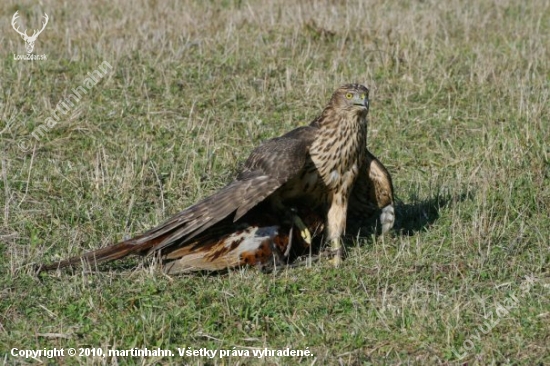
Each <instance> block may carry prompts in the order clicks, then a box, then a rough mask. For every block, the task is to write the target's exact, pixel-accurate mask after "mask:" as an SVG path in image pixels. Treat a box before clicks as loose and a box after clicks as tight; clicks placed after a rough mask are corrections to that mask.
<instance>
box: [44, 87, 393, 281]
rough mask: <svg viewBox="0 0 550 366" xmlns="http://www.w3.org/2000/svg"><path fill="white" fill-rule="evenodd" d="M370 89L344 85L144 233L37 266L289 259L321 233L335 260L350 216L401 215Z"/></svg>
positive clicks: (183, 267)
mask: <svg viewBox="0 0 550 366" xmlns="http://www.w3.org/2000/svg"><path fill="white" fill-rule="evenodd" d="M368 93H369V91H368V89H367V88H366V87H365V86H363V85H359V84H347V85H343V86H341V87H340V88H338V89H337V90H336V91H335V92H334V93H333V95H332V97H331V99H330V101H329V102H328V104H327V106H326V107H325V109H324V110H323V112H322V113H321V115H320V116H319V117H317V118H316V119H315V120H314V121H313V122H311V123H310V124H309V125H307V126H303V127H298V128H296V129H294V130H292V131H290V132H288V133H286V134H284V135H283V136H280V137H277V138H273V139H271V140H267V141H266V142H264V143H263V144H261V145H260V146H259V147H257V148H256V149H254V150H253V151H252V153H251V154H250V156H249V157H248V159H247V160H246V162H245V163H244V166H243V168H242V169H241V171H240V173H239V174H238V175H237V177H236V179H235V180H234V181H233V182H231V183H229V184H228V185H227V186H225V187H224V188H222V189H221V190H219V191H218V192H216V193H214V194H213V195H212V196H210V197H207V198H205V199H203V200H202V201H200V202H198V203H196V204H195V205H193V206H191V207H189V208H187V209H185V210H183V211H181V212H180V213H178V214H176V215H175V216H173V217H172V218H170V219H168V220H167V221H166V222H164V223H163V224H161V225H159V226H157V227H155V228H153V229H151V230H149V231H147V232H145V233H144V234H142V235H139V236H137V237H135V238H132V239H129V240H126V241H123V242H121V243H118V244H115V245H113V246H110V247H107V248H103V249H99V250H96V251H93V252H90V253H87V254H84V255H83V256H80V257H75V258H71V259H68V260H64V261H61V262H58V263H53V264H50V265H45V266H41V267H40V270H51V269H56V268H61V267H65V266H70V265H74V264H78V263H79V262H81V261H82V260H86V261H90V262H92V263H99V262H105V261H110V260H115V259H118V258H122V257H125V256H127V255H129V254H140V255H149V254H156V255H158V256H160V257H161V259H162V260H163V262H164V269H165V271H166V272H168V273H180V272H186V271H191V270H221V269H226V268H230V267H235V266H240V265H244V264H256V265H263V264H266V263H269V262H270V261H273V260H274V259H275V260H276V261H278V262H280V261H281V260H285V259H286V260H287V262H288V260H289V259H290V258H291V256H299V255H302V254H306V253H307V250H309V249H310V248H311V244H312V240H311V233H315V234H318V233H319V232H324V237H325V240H327V241H328V242H330V244H331V253H332V255H333V259H332V262H333V263H334V265H336V266H338V265H339V264H340V263H341V260H342V250H343V249H342V237H343V235H344V234H345V230H346V225H347V223H348V224H349V226H350V228H353V229H354V230H357V229H358V228H360V227H361V226H362V225H363V223H364V222H365V220H366V219H368V218H369V217H371V216H372V215H373V214H375V213H380V217H379V221H380V226H381V231H382V232H386V231H388V230H389V229H390V228H391V227H392V226H393V222H394V209H393V186H392V182H391V177H390V175H389V173H388V172H387V170H386V169H385V167H384V166H383V165H382V164H381V163H380V162H379V161H378V160H377V159H376V158H375V157H374V155H372V154H371V153H370V152H369V151H368V150H367V148H366V142H367V118H366V117H367V113H368V109H369V99H368ZM348 214H349V215H348ZM295 228H297V229H298V230H294V229H295ZM316 236H319V235H316ZM304 252H305V253H304Z"/></svg>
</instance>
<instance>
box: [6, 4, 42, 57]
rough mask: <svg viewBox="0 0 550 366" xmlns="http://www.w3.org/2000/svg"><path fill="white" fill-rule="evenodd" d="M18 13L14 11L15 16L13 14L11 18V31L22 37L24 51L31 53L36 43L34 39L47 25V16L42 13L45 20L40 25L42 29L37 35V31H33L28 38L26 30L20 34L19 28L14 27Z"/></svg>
mask: <svg viewBox="0 0 550 366" xmlns="http://www.w3.org/2000/svg"><path fill="white" fill-rule="evenodd" d="M18 12H19V11H16V12H15V14H13V18H11V26H12V27H13V29H15V31H16V32H17V33H19V34H20V35H21V37H23V39H24V40H25V49H26V50H27V53H29V54H30V53H32V50H33V49H34V42H36V38H37V37H38V35H39V34H40V33H42V31H43V30H44V28H46V24H48V14H46V13H44V19H45V20H46V21H45V22H44V23H43V25H42V29H40V30H39V31H38V33H36V32H37V31H36V30H33V33H32V36H30V37H29V36H28V34H27V30H26V29H25V31H24V32H21V31H20V30H19V26H17V27H16V24H15V23H16V22H17V18H18V17H19V16H18V15H17V13H18Z"/></svg>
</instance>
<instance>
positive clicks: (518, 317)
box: [0, 0, 550, 365]
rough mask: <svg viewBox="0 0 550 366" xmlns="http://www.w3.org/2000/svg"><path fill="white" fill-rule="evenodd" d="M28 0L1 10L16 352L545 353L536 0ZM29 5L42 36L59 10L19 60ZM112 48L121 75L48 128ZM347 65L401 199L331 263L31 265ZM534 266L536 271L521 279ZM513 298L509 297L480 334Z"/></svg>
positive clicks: (371, 358) (444, 359)
mask: <svg viewBox="0 0 550 366" xmlns="http://www.w3.org/2000/svg"><path fill="white" fill-rule="evenodd" d="M17 4H20V5H17ZM17 4H16V3H15V2H14V1H11V0H10V1H6V2H2V4H0V10H1V11H2V14H3V16H2V18H1V19H0V25H1V26H2V29H4V30H5V31H4V33H3V37H2V38H1V44H2V47H1V49H2V50H3V55H4V58H3V61H2V62H3V64H2V67H1V68H0V84H1V87H0V120H1V122H0V132H1V134H0V140H1V146H2V149H1V150H0V151H1V155H0V158H1V163H2V170H1V179H0V187H1V189H0V208H2V210H1V214H0V217H1V222H2V224H1V225H0V252H1V253H2V255H1V257H0V273H1V274H0V282H1V283H2V285H1V287H0V298H1V299H2V301H1V302H0V355H2V354H6V356H5V358H3V360H4V362H5V363H6V364H26V363H31V360H24V359H21V358H14V357H12V356H10V355H9V354H10V350H11V349H12V348H13V347H17V348H20V349H42V348H47V349H51V348H54V347H58V348H59V347H65V348H67V347H103V348H104V349H108V348H117V349H128V348H131V347H139V348H142V347H149V348H153V347H157V346H158V347H161V348H166V349H172V350H174V352H175V349H176V347H187V346H190V347H194V348H197V349H198V348H201V347H206V348H209V349H217V348H223V349H231V348H232V347H234V346H236V347H241V346H244V347H252V348H254V347H260V348H263V347H268V348H274V349H277V348H284V347H291V348H294V349H304V348H306V347H309V349H310V350H312V352H313V353H314V355H315V357H312V358H306V359H299V358H268V359H265V360H258V359H256V360H255V359H252V358H239V357H233V358H225V359H215V360H212V361H210V364H216V365H217V364H255V363H265V364H294V363H307V364H313V363H315V364H317V365H321V364H337V363H338V362H340V363H341V364H371V363H372V364H383V363H387V364H409V363H410V364H427V363H441V364H447V363H455V362H458V361H459V356H458V355H462V350H463V348H461V347H462V346H463V344H465V343H464V342H468V341H469V340H473V341H472V343H473V345H474V346H473V348H472V349H471V350H468V351H467V352H466V353H465V355H464V358H462V359H461V360H460V362H468V363H471V364H476V363H478V364H488V363H491V362H494V363H514V364H537V363H538V364H543V363H550V358H549V354H550V350H549V347H548V344H549V341H548V340H549V337H550V331H549V329H550V327H549V323H550V313H549V312H548V309H549V308H550V296H549V291H550V277H549V274H548V267H549V262H550V254H549V253H550V250H549V249H550V247H549V244H548V243H549V238H550V220H549V219H548V212H550V184H549V182H550V157H549V155H550V147H549V144H548V141H550V129H549V127H548V126H549V122H550V121H549V119H550V118H549V108H548V106H549V105H550V47H549V45H550V4H549V3H548V2H547V1H544V0H536V1H531V2H528V3H526V2H522V1H519V0H509V1H507V0H498V1H493V2H488V1H486V2H475V1H448V2H438V1H398V0H394V1H391V2H386V1H380V0H374V1H368V2H364V1H319V2H317V1H315V2H314V1H308V2H305V3H303V4H302V5H300V4H296V3H295V2H292V1H288V0H278V1H270V2H267V3H266V2H261V1H251V2H246V1H230V0H227V1H222V2H221V3H220V4H219V5H215V4H214V3H211V2H199V1H188V0H183V1H167V2H160V1H143V0H142V1H127V0H117V1H114V2H110V1H95V2H85V3H81V4H79V5H75V4H73V3H70V2H66V3H60V2H55V1H50V0H45V1H43V2H41V4H42V7H40V6H38V5H31V3H29V2H24V3H17ZM16 10H19V13H20V14H21V21H22V22H23V23H25V24H26V26H28V27H29V28H33V25H35V26H34V27H37V26H38V25H39V24H40V17H41V16H42V13H43V12H46V13H48V15H49V16H50V22H49V24H48V25H47V27H46V29H45V30H44V32H43V33H42V34H41V35H40V36H39V37H38V40H37V42H36V46H35V53H37V54H43V53H45V54H47V55H48V60H47V61H34V62H30V61H16V60H13V56H12V54H13V53H16V54H22V53H24V43H23V41H22V39H21V37H19V36H18V35H17V34H16V33H15V32H14V31H13V30H11V27H10V21H11V16H12V15H13V13H14V12H15V11H16ZM29 33H31V32H29ZM103 61H108V62H109V63H110V64H111V65H112V66H113V72H112V73H109V74H108V75H106V76H105V77H104V78H103V79H102V80H101V82H100V83H99V84H98V85H96V86H95V87H94V88H93V89H92V90H91V91H90V93H89V94H87V95H86V96H84V97H83V98H82V100H81V101H80V102H79V103H78V105H77V106H76V107H75V108H73V109H72V110H71V113H70V115H67V116H64V117H63V118H62V119H61V121H60V122H59V123H58V124H57V125H56V126H55V127H54V128H52V129H51V130H49V131H48V132H47V133H46V134H45V135H44V137H43V138H41V139H40V141H35V140H34V139H33V138H32V137H31V133H32V132H33V131H35V129H36V128H38V126H40V125H41V124H43V123H44V122H45V120H46V118H48V117H50V116H51V113H52V109H54V108H55V107H56V105H57V103H58V102H59V101H61V100H63V99H64V98H65V97H66V96H67V95H68V93H70V91H71V90H72V89H73V88H74V87H76V86H79V85H82V82H83V79H84V78H86V75H87V73H88V72H92V71H93V70H95V69H97V67H98V66H99V65H100V64H101V63H102V62H103ZM356 81H357V82H361V83H365V84H367V85H368V86H369V87H370V88H371V90H372V93H371V113H370V127H369V146H370V147H371V150H372V151H374V152H375V153H376V154H377V155H378V156H379V158H380V159H381V160H382V161H383V162H384V163H385V164H386V165H387V167H388V168H389V170H390V172H391V173H392V174H393V177H394V183H395V186H396V190H397V194H398V196H399V197H400V199H401V201H402V203H401V204H400V205H399V210H398V215H399V217H398V219H399V222H398V225H397V228H396V230H395V231H394V232H393V233H392V234H391V235H390V236H388V237H385V238H384V239H383V240H375V239H373V238H369V239H366V240H361V241H359V242H358V243H357V245H353V244H352V245H351V246H350V247H349V258H348V260H347V261H346V262H345V265H344V267H343V268H342V269H340V270H334V269H332V268H330V266H329V265H328V264H318V265H316V266H314V267H313V268H309V269H307V268H303V269H296V270H289V271H285V272H284V273H279V274H277V275H264V274H260V273H257V272H256V271H254V270H242V271H236V272H232V273H230V274H227V275H224V276H193V277H177V278H166V277H163V276H160V275H159V274H157V273H155V272H154V271H152V270H151V269H150V268H144V267H142V266H138V268H137V269H135V270H128V268H132V267H131V265H132V264H133V262H130V263H125V264H122V265H114V266H107V269H109V270H108V271H102V272H99V273H93V274H90V273H86V272H82V271H76V272H74V273H61V274H52V275H46V276H42V277H41V278H40V279H38V278H36V277H35V276H34V275H33V274H32V273H31V270H30V269H31V265H32V264H33V263H36V262H40V261H43V260H53V259H56V258H61V257H66V256H68V255H70V254H75V253H80V252H81V251H83V250H86V249H90V248H96V247H99V246H103V245H107V244H108V243H110V242H112V241H113V240H117V239H120V238H122V237H123V236H126V235H132V234H136V233H139V232H141V231H143V230H145V229H147V228H150V227H152V226H154V225H156V224H158V223H160V222H161V221H162V220H164V219H165V218H166V217H168V216H169V215H171V214H173V213H175V212H177V211H179V210H180V209H182V208H184V207H186V206H188V205H189V204H191V203H193V202H194V201H196V200H197V199H199V198H201V197H204V196H205V195H207V194H209V193H211V192H213V191H214V190H216V189H217V188H219V187H220V186H222V185H223V183H224V182H226V181H227V180H229V179H230V178H231V176H232V174H233V172H234V171H235V169H236V167H237V165H238V162H239V161H240V160H242V159H244V158H245V157H246V156H247V154H248V152H249V151H250V150H251V149H252V148H253V147H254V146H256V145H258V144H259V143H260V142H261V141H262V140H264V139H266V138H270V137H274V136H277V135H279V134H281V133H283V132H285V131H288V130H290V129H292V128H294V127H296V126H298V125H300V124H303V123H306V122H308V121H309V120H311V119H312V118H314V117H315V116H316V114H317V113H319V112H320V110H321V108H322V106H323V105H324V103H325V102H326V100H327V98H328V97H329V95H330V93H331V92H332V90H333V89H335V88H336V87H337V86H338V85H339V84H342V83H345V82H356ZM21 141H26V142H29V141H30V142H32V144H30V145H29V149H28V151H22V150H21V149H20V148H19V144H20V143H21ZM124 269H127V270H124ZM526 278H533V279H534V284H532V285H529V287H528V291H525V292H521V290H520V288H521V285H522V284H523V285H524V286H525V284H526V282H525V279H526ZM523 288H524V289H525V287H523ZM519 294H523V295H522V296H520V295H519ZM510 296H515V297H516V298H518V299H519V301H518V303H517V306H515V307H514V308H513V309H511V311H510V312H509V313H508V314H505V315H503V316H502V317H500V318H498V319H499V322H498V324H497V325H496V326H494V327H493V328H492V329H491V330H490V331H489V332H487V334H482V335H481V336H480V337H479V339H475V338H473V337H475V334H476V333H475V332H476V329H478V327H479V326H480V325H483V324H484V322H486V319H485V317H488V316H490V314H495V311H496V309H497V308H498V304H503V303H505V302H506V301H507V299H510V298H511V297H510ZM47 333H52V334H54V336H53V337H52V336H51V335H50V336H44V334H47ZM466 344H468V345H469V343H466ZM44 360H45V361H46V362H54V361H55V362H56V363H64V364H102V363H104V364H113V363H117V362H118V364H121V365H122V364H156V363H162V364H181V362H182V361H183V362H186V363H191V364H204V363H205V362H208V360H207V359H203V358H185V359H182V358H180V357H179V356H177V357H173V358H165V359H162V360H159V359H154V358H147V359H140V358H118V359H116V360H115V359H101V358H96V359H92V358H69V357H65V358H59V359H57V360H47V359H44Z"/></svg>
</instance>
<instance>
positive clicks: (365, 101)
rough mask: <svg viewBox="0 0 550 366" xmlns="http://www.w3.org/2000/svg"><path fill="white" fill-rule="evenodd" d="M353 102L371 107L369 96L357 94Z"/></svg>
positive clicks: (367, 107)
mask: <svg viewBox="0 0 550 366" xmlns="http://www.w3.org/2000/svg"><path fill="white" fill-rule="evenodd" d="M353 104H354V105H358V106H362V107H365V108H366V109H369V97H367V96H364V97H363V98H361V96H360V95H355V96H354V98H353Z"/></svg>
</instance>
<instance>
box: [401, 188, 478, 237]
mask: <svg viewBox="0 0 550 366" xmlns="http://www.w3.org/2000/svg"><path fill="white" fill-rule="evenodd" d="M473 196H474V192H471V191H468V192H463V193H460V194H458V195H451V194H449V193H442V192H437V193H436V194H435V195H434V196H433V197H431V198H429V199H427V200H423V201H420V200H418V198H417V197H415V196H413V197H411V200H410V201H411V203H405V202H403V201H401V200H398V202H396V205H395V210H396V216H397V217H396V223H395V225H394V227H393V231H394V232H395V233H396V234H398V235H407V236H411V235H414V234H415V233H417V232H419V231H424V230H427V229H428V228H429V227H430V226H431V225H432V224H433V223H434V222H436V221H437V220H438V219H439V212H440V210H441V209H442V208H445V207H451V206H453V205H456V204H457V203H459V202H463V201H466V200H469V199H472V198H473Z"/></svg>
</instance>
